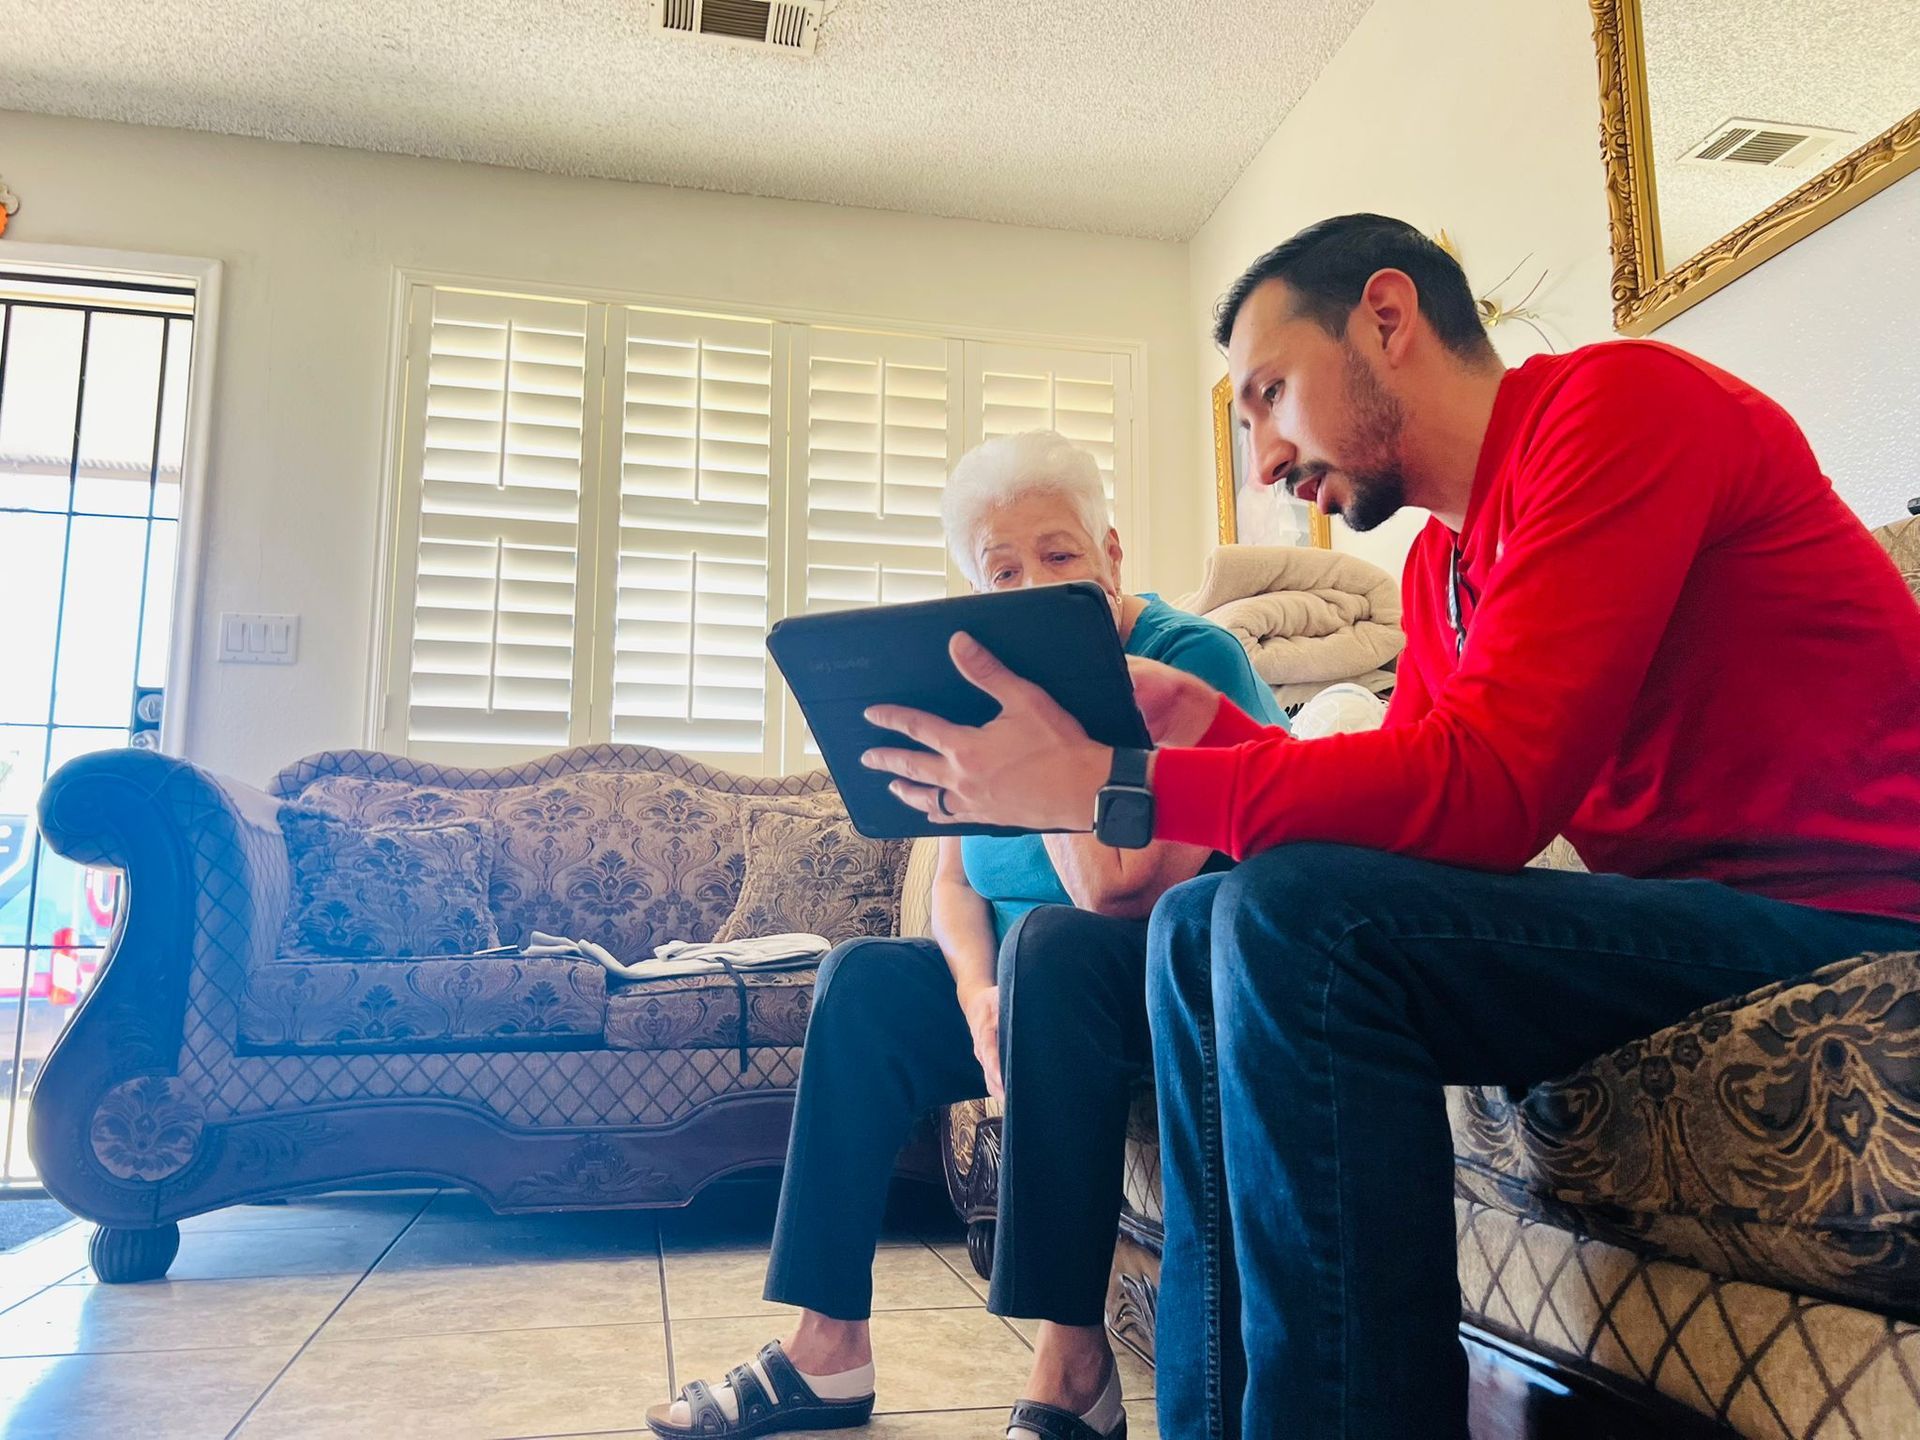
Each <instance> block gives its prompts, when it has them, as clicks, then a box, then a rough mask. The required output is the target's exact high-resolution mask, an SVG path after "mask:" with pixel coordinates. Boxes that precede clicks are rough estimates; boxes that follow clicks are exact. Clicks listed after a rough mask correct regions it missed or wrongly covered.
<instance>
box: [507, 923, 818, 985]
mask: <svg viewBox="0 0 1920 1440" xmlns="http://www.w3.org/2000/svg"><path fill="white" fill-rule="evenodd" d="M832 948H833V947H832V945H831V943H830V942H829V941H827V940H826V939H825V938H824V937H823V936H819V935H808V934H805V933H802V932H798V931H796V932H794V933H791V934H787V935H762V936H759V937H757V938H755V939H752V940H728V941H724V942H720V943H715V942H713V941H704V942H697V941H692V940H669V941H667V943H666V944H664V945H659V946H656V947H654V952H653V956H652V958H651V959H647V960H639V961H636V962H634V963H633V964H631V965H630V964H628V963H626V962H625V961H623V960H618V959H615V958H614V956H613V953H612V952H611V951H610V950H608V949H607V948H606V947H605V946H603V945H596V944H594V943H593V941H591V940H569V939H568V938H567V937H566V936H564V935H548V934H546V933H545V932H544V931H540V930H534V931H530V932H529V933H528V937H527V943H526V944H525V945H522V946H521V947H520V953H521V954H522V955H525V956H527V957H528V958H530V959H535V960H543V959H553V960H597V961H598V962H599V963H600V964H601V965H602V966H603V967H604V968H605V969H606V972H607V973H608V974H609V975H612V976H614V977H615V978H616V979H620V980H636V981H637V980H672V979H676V978H678V977H680V976H683V975H718V974H721V973H723V972H726V971H728V970H735V969H737V970H751V969H753V968H754V967H755V966H761V967H768V966H777V965H781V964H791V963H792V962H793V961H795V960H805V959H810V958H812V957H813V956H816V955H824V954H825V953H826V952H827V951H828V950H830V949H832Z"/></svg>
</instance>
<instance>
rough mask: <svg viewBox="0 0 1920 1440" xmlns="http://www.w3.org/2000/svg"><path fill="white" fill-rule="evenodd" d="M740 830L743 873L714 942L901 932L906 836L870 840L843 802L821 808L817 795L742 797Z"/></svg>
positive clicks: (845, 936) (850, 938)
mask: <svg viewBox="0 0 1920 1440" xmlns="http://www.w3.org/2000/svg"><path fill="white" fill-rule="evenodd" d="M740 830H741V840H742V844H743V848H744V849H745V852H746V857H747V873H746V878H745V879H744V880H743V881H742V882H741V884H740V903H739V904H738V905H736V906H734V910H733V914H731V915H729V916H728V917H727V921H726V923H725V924H724V925H722V926H721V927H720V932H719V933H718V934H717V935H715V936H714V937H713V938H714V940H715V941H716V942H720V941H727V940H750V939H752V938H754V937H755V936H758V935H784V934H787V933H789V932H794V931H798V932H801V933H804V934H811V935H820V936H823V937H825V938H826V939H828V940H833V941H840V940H852V939H855V938H857V937H859V936H862V935H893V934H897V933H898V931H899V928H900V890H901V886H902V885H903V883H904V882H905V880H906V869H907V857H908V854H909V846H908V845H907V844H906V843H905V842H904V841H899V840H869V839H867V837H866V836H864V835H862V834H861V833H860V832H859V831H857V830H855V829H854V828H853V822H852V821H851V820H849V819H848V818H847V814H846V811H845V810H844V809H839V810H837V812H834V811H830V812H826V813H823V812H822V809H821V807H820V805H819V804H818V803H813V804H807V803H799V804H796V803H795V802H794V801H792V800H785V801H778V800H775V801H749V802H747V804H745V805H744V806H742V808H741V816H740Z"/></svg>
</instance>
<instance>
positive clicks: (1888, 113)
mask: <svg viewBox="0 0 1920 1440" xmlns="http://www.w3.org/2000/svg"><path fill="white" fill-rule="evenodd" d="M1592 5H1593V14H1594V41H1595V44H1596V47H1597V49H1598V52H1599V60H1600V106H1601V135H1602V142H1603V145H1604V147H1605V152H1606V162H1607V203H1608V210H1609V221H1610V228H1611V231H1612V243H1613V304H1614V328H1615V329H1617V330H1619V331H1621V332H1622V333H1623V334H1628V335H1644V334H1646V333H1647V332H1648V331H1650V330H1653V329H1656V328H1657V327H1659V326H1660V325H1662V324H1664V323H1665V322H1666V321H1668V320H1670V319H1672V318H1673V316H1675V315H1677V314H1679V313H1680V312H1681V311H1682V310H1684V309H1686V308H1687V307H1688V306H1690V305H1693V304H1695V303H1697V302H1698V301H1700V300H1704V299H1705V298H1706V297H1707V296H1708V295H1711V294H1712V293H1713V292H1714V291H1716V290H1718V289H1720V288H1721V287H1722V286H1724V285H1726V284H1728V283H1729V282H1730V281H1733V280H1735V279H1737V278H1739V277H1740V276H1741V275H1744V274H1745V273H1746V272H1747V271H1749V270H1751V269H1753V267H1754V266H1756V265H1759V264H1761V263H1762V262H1764V261H1766V260H1768V259H1770V258H1772V257H1773V256H1774V255H1777V254H1778V253H1779V252H1780V251H1782V250H1784V249H1785V248H1786V247H1787V246H1789V245H1791V244H1793V243H1794V241H1796V240H1799V239H1800V238H1801V237H1803V236H1805V235H1808V234H1811V233H1812V232H1813V231H1814V230H1817V229H1818V228H1819V227H1820V226H1822V225H1824V224H1826V223H1827V221H1829V220H1831V219H1833V218H1834V217H1835V216H1836V215H1840V214H1842V213H1844V212H1845V211H1847V210H1849V209H1851V208H1852V207H1853V206H1855V205H1857V204H1859V203H1860V202H1861V201H1862V200H1865V199H1866V198H1868V197H1869V196H1871V195H1873V194H1875V193H1877V192H1878V191H1880V190H1882V189H1885V188H1886V187H1887V186H1888V185H1891V184H1892V183H1893V182H1894V181H1895V180H1897V179H1899V178H1900V177H1901V176H1903V175H1905V174H1908V173H1910V172H1911V171H1913V170H1914V169H1915V168H1916V167H1920V108H1916V107H1920V22H1917V21H1916V12H1915V0H1774V3H1772V4H1770V5H1765V6H1761V5H1755V4H1753V3H1752V0H1592Z"/></svg>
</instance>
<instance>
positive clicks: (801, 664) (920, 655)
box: [767, 580, 1152, 840]
mask: <svg viewBox="0 0 1920 1440" xmlns="http://www.w3.org/2000/svg"><path fill="white" fill-rule="evenodd" d="M961 631H964V632H966V633H967V634H969V635H971V636H972V637H973V638H974V639H976V640H978V641H979V642H980V643H981V644H982V645H984V646H985V647H986V648H987V650H988V651H989V652H991V653H992V654H994V655H997V656H999V658H1000V660H1001V661H1002V662H1003V663H1004V664H1005V665H1006V666H1007V668H1008V669H1009V670H1012V671H1013V673H1014V674H1016V675H1019V676H1022V677H1023V678H1025V679H1028V680H1031V681H1033V682H1034V683H1035V684H1036V685H1038V686H1040V687H1041V688H1042V689H1043V690H1045V691H1046V692H1047V693H1048V694H1049V695H1051V696H1053V698H1054V699H1055V700H1057V701H1058V702H1059V703H1060V706H1061V708H1062V709H1064V710H1066V712H1067V713H1068V714H1070V715H1072V716H1073V718H1074V719H1076V720H1078V721H1079V722H1080V724H1081V726H1082V727H1084V728H1085V730H1086V732H1087V734H1088V735H1090V736H1092V737H1093V738H1094V739H1095V740H1098V741H1099V742H1100V743H1101V744H1103V745H1115V746H1131V747H1135V748H1139V749H1145V748H1146V747H1147V746H1148V745H1149V744H1151V743H1152V742H1151V741H1150V740H1149V738H1148V736H1147V726H1146V722H1145V721H1144V720H1142V719H1141V718H1140V710H1139V707H1138V706H1136V705H1135V704H1134V701H1133V684H1132V681H1131V680H1130V679H1129V678H1128V676H1127V657H1126V652H1125V651H1124V650H1123V649H1122V648H1121V645H1120V634H1119V631H1118V630H1117V629H1116V628H1115V626H1114V623H1113V607H1112V605H1111V604H1110V603H1109V602H1108V600H1107V596H1106V592H1105V591H1103V590H1102V589H1101V588H1100V587H1099V586H1098V585H1095V584H1093V583H1092V582H1090V581H1086V580H1076V581H1075V582H1073V583H1072V584H1070V585H1045V586H1040V587H1038V588H1036V589H1032V590H1003V591H996V592H993V593H990V594H986V595H962V596H957V597H955V598H954V599H951V600H924V601H920V602H919V603H916V604H911V605H879V606H874V607H871V608H868V609H862V610H842V611H838V612H836V613H834V614H831V615H807V616H798V617H795V618H793V619H789V620H782V621H779V622H778V623H777V624H775V625H774V627H773V631H772V633H771V634H769V635H768V636H767V650H768V652H769V653H770V654H771V655H772V656H773V660H774V663H775V664H776V665H778V666H779V667H780V673H781V674H782V675H784V676H786V679H787V684H788V686H789V687H791V689H792V690H793V694H794V698H795V699H796V700H798V701H799V702H800V713H801V714H803V715H805V716H806V717H807V724H808V725H809V726H811V727H812V729H813V738H814V743H815V744H817V745H818V746H819V747H820V751H821V754H823V755H824V756H825V757H826V761H827V769H828V770H830V771H832V772H833V779H834V783H835V784H836V785H838V786H839V787H840V795H841V798H842V799H844V800H845V802H846V806H847V813H848V814H849V815H850V816H852V817H853V824H854V828H855V829H857V830H858V831H859V832H860V833H861V834H862V835H866V836H870V837H872V838H873V839H876V840H891V839H901V838H907V837H913V836H920V835H1020V834H1025V833H1027V832H1025V831H1022V830H1018V829H1008V828H1004V827H999V826H992V825H936V824H934V823H933V822H932V821H931V820H929V819H928V818H927V817H926V816H925V815H922V814H921V813H920V812H919V811H918V810H916V809H914V808H913V807H912V806H911V805H908V804H906V803H904V802H903V801H900V800H897V799H895V798H894V796H893V794H892V793H891V792H890V791H889V790H888V789H887V785H888V783H889V782H890V781H891V780H892V778H893V777H892V776H890V775H886V774H883V773H882V772H880V771H878V770H869V769H868V768H867V767H866V766H864V765H862V764H861V763H860V757H861V755H862V754H864V753H865V752H866V751H868V750H871V749H873V748H875V747H876V746H884V747H895V748H898V747H902V746H904V747H906V748H908V749H919V748H922V747H920V746H917V745H915V744H914V742H913V741H911V740H909V739H907V738H906V737H905V736H904V735H900V734H898V733H896V732H895V731H892V730H882V729H880V728H878V727H877V726H874V725H870V724H868V723H867V720H866V717H865V715H864V714H863V712H864V711H865V710H866V709H867V707H868V706H870V705H905V706H909V707H910V708H912V709H915V710H924V711H926V712H927V713H929V714H931V715H938V716H940V717H941V718H943V719H946V720H952V721H954V722H955V723H957V724H961V725H984V724H985V723H986V722H987V721H989V720H991V719H992V718H993V717H994V716H995V715H997V714H998V713H999V711H1000V706H999V703H998V702H997V701H995V700H994V699H993V698H992V697H991V696H989V695H987V694H985V693H984V692H982V691H980V690H977V689H975V688H974V687H973V686H972V685H970V684H968V683H967V682H966V681H965V680H963V679H962V678H961V677H960V672H959V671H958V670H956V669H955V668H954V665H953V660H952V658H951V657H950V656H949V655H948V654H947V642H948V641H950V640H951V639H952V638H953V636H954V635H955V634H956V633H958V632H961ZM1087 822H1088V824H1092V822H1093V817H1092V816H1091V815H1089V816H1088V817H1087Z"/></svg>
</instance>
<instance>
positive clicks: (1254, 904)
mask: <svg viewBox="0 0 1920 1440" xmlns="http://www.w3.org/2000/svg"><path fill="white" fill-rule="evenodd" d="M1422 865H1423V862H1421V861H1417V860H1409V859H1408V858H1407V857H1406V856H1404V855H1393V854H1389V853H1388V852H1387V851H1384V850H1368V849H1364V848H1362V847H1360V846H1358V845H1330V844H1325V843H1323V842H1319V841H1303V842H1301V843H1298V844H1293V845H1277V846H1275V847H1274V848H1273V849H1271V850H1263V851H1261V852H1260V853H1259V854H1258V855H1255V856H1252V857H1250V858H1249V859H1247V860H1244V861H1242V862H1241V863H1240V864H1239V865H1237V866H1236V867H1234V869H1233V870H1231V871H1230V872H1228V874H1227V876H1226V878H1225V880H1224V881H1223V883H1222V884H1221V886H1220V889H1219V892H1218V893H1217V895H1216V896H1215V898H1214V902H1213V911H1212V915H1211V917H1210V918H1211V920H1212V922H1213V924H1214V925H1215V926H1216V927H1222V928H1227V927H1231V928H1235V929H1238V928H1241V927H1245V926H1248V925H1253V926H1258V927H1260V928H1262V929H1271V930H1277V931H1279V932H1281V933H1284V934H1287V935H1290V936H1291V935H1299V934H1312V933H1316V932H1319V931H1324V930H1328V929H1330V928H1336V927H1337V928H1346V927H1349V926H1351V924H1352V923H1353V921H1354V920H1355V919H1359V918H1364V917H1365V915H1366V914H1367V912H1368V910H1369V909H1370V908H1372V907H1374V906H1377V905H1378V903H1379V902H1380V900H1381V899H1382V898H1383V897H1386V896H1390V895H1393V894H1395V893H1397V892H1399V891H1401V890H1402V889H1404V887H1405V886H1406V885H1407V884H1408V883H1409V881H1410V879H1411V876H1412V874H1413V871H1414V870H1415V869H1417V868H1420V867H1422Z"/></svg>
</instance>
